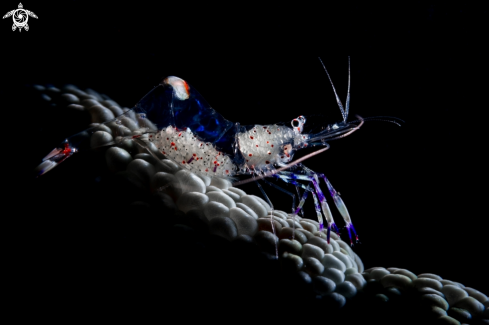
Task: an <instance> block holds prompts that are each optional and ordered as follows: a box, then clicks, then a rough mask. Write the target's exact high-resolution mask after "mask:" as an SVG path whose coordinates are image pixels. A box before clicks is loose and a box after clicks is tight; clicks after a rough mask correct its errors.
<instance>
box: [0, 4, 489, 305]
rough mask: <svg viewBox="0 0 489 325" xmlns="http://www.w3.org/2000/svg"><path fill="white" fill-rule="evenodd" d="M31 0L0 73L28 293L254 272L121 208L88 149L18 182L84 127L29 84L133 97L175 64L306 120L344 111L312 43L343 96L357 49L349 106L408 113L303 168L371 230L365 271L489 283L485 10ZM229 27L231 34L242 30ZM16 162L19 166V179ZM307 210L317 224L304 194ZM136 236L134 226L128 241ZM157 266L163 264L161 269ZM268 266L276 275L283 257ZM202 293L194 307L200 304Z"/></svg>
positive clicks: (264, 119)
mask: <svg viewBox="0 0 489 325" xmlns="http://www.w3.org/2000/svg"><path fill="white" fill-rule="evenodd" d="M24 5H25V8H26V9H29V8H28V4H24ZM29 6H31V7H32V8H30V10H32V11H34V12H35V13H36V14H37V15H38V16H39V19H38V20H35V19H29V23H30V26H31V29H30V30H29V31H28V32H24V31H22V32H21V33H18V32H16V33H12V32H11V30H10V23H7V22H6V21H3V23H4V24H2V26H3V28H2V31H1V33H2V34H1V35H2V36H1V37H2V42H3V44H7V48H9V49H10V51H8V53H5V54H2V55H5V57H4V60H2V62H4V65H7V66H8V67H7V68H8V70H6V71H7V72H8V73H4V74H3V76H2V98H3V100H4V104H3V105H4V107H5V109H4V112H6V113H7V115H6V118H5V123H4V125H5V126H7V132H6V136H5V137H4V138H5V144H6V145H5V146H4V152H5V155H4V156H3V158H4V159H3V161H4V163H5V164H6V167H5V168H4V170H5V172H4V173H5V175H6V176H7V179H8V180H13V181H14V182H12V183H10V182H9V183H7V184H8V186H9V188H8V189H9V192H11V193H12V194H13V195H12V200H10V199H8V200H6V202H5V203H4V206H5V211H9V210H8V209H7V207H8V206H10V205H14V207H15V211H16V212H15V213H12V212H9V213H7V214H6V215H7V217H6V218H5V220H7V221H8V222H7V226H6V227H5V228H4V229H6V236H5V237H4V238H5V248H6V251H7V252H8V256H9V258H11V259H12V260H13V261H15V263H13V264H11V265H13V266H12V269H13V270H14V273H18V272H22V273H21V274H23V275H24V277H25V278H27V277H29V278H30V279H31V281H32V283H35V284H36V285H40V286H41V287H40V288H41V289H39V290H38V291H36V292H40V294H41V296H42V292H44V291H43V290H48V289H47V288H49V287H50V285H49V283H52V284H53V286H54V287H56V288H57V289H56V290H59V291H57V292H59V295H60V296H63V295H69V294H70V293H72V292H73V290H75V289H72V288H76V290H81V289H82V288H87V287H86V285H88V284H90V283H92V284H93V283H97V285H95V286H94V288H93V289H92V290H93V291H96V290H97V289H96V288H100V285H99V283H110V284H108V288H109V287H110V289H107V290H109V292H111V290H113V289H112V288H113V287H117V288H119V289H120V288H125V286H124V285H122V286H119V283H121V282H122V283H125V281H126V280H127V279H128V277H131V274H137V278H138V279H142V280H141V281H142V282H141V284H140V285H141V286H146V287H153V283H154V281H167V282H166V283H171V282H172V281H171V279H172V277H176V278H178V281H177V282H178V283H182V285H184V284H185V283H183V282H185V281H186V280H185V279H187V278H192V277H193V276H194V275H195V274H198V275H202V274H203V272H204V274H205V276H204V278H205V279H211V280H209V282H208V283H211V282H212V283H214V282H220V281H222V283H231V284H230V285H229V286H227V285H223V287H226V288H227V289H229V287H230V288H233V287H234V286H235V285H236V286H238V284H239V286H240V288H241V289H242V290H244V289H243V288H245V287H246V286H245V285H243V283H248V282H246V281H252V280H256V279H257V278H258V277H255V276H253V277H251V276H250V277H249V279H252V280H245V278H246V277H247V276H249V275H250V274H255V273H258V272H261V270H260V269H258V268H253V267H252V266H250V265H248V267H249V268H250V269H246V270H247V271H246V272H245V271H242V270H236V269H231V270H229V269H226V267H229V266H226V265H227V264H225V263H222V259H221V258H219V257H220V256H232V255H233V254H232V253H230V252H224V253H223V255H219V254H215V255H214V256H213V257H210V258H209V260H211V261H212V262H209V260H208V259H207V258H206V257H203V256H206V255H202V254H201V255H199V253H198V252H199V250H198V248H195V247H193V246H188V245H187V246H185V245H182V247H184V248H178V249H177V248H176V247H174V246H175V245H172V244H171V241H170V240H169V238H175V237H179V236H176V235H175V234H171V233H170V234H166V235H164V236H163V237H164V238H163V239H162V238H161V237H159V235H160V233H159V231H156V230H155V228H156V229H161V233H165V232H167V231H168V230H167V228H164V226H165V225H167V224H166V223H165V222H163V224H162V225H159V226H161V227H160V228H158V227H154V226H155V225H154V224H153V222H155V220H148V219H145V215H147V211H146V212H145V210H144V207H139V209H140V210H138V209H136V210H135V211H130V212H131V213H127V210H124V207H126V206H125V205H124V204H127V203H128V202H130V201H137V200H138V195H139V194H138V193H134V192H131V191H130V190H127V191H121V188H124V187H122V186H116V185H114V184H118V183H113V179H112V178H111V176H110V175H109V174H107V171H106V170H105V169H104V168H105V167H104V164H103V155H102V154H98V155H97V154H82V153H80V154H79V157H74V158H71V159H70V160H71V161H70V160H69V161H67V162H66V163H64V164H62V165H61V166H60V167H58V168H56V169H55V170H53V171H52V172H50V173H49V174H47V175H46V176H45V177H43V178H41V179H39V180H36V181H35V182H34V181H32V180H31V179H29V178H28V177H27V176H25V175H29V173H30V170H31V169H32V168H33V167H35V166H36V165H37V164H38V162H39V161H40V159H41V158H42V157H43V156H44V155H45V154H46V153H47V152H49V151H50V150H51V149H52V148H53V147H54V146H55V145H56V144H57V143H59V141H61V140H62V139H63V137H65V136H68V135H71V134H72V133H74V132H76V131H79V130H81V129H83V128H84V127H85V125H86V123H88V122H87V121H84V120H83V118H82V117H81V116H73V115H70V114H67V112H66V111H59V110H56V109H52V108H50V107H48V106H44V107H41V106H39V107H38V106H35V101H33V100H32V98H29V97H28V96H27V95H26V92H24V89H25V88H24V85H26V84H33V83H52V84H54V85H57V86H62V85H63V84H66V83H73V84H76V85H78V86H79V87H81V88H86V87H90V88H93V89H95V90H97V91H100V92H103V93H106V94H107V95H109V96H111V97H112V98H113V99H114V100H116V101H117V102H119V103H120V104H121V105H124V106H128V107H131V106H132V105H133V104H134V103H136V102H137V101H138V100H139V99H140V98H141V97H142V96H143V95H144V94H145V93H146V92H147V91H148V90H150V89H151V88H152V87H153V86H154V85H155V84H157V83H158V82H159V81H160V80H161V79H162V78H163V77H164V76H167V75H176V76H179V77H181V78H183V79H185V80H187V81H188V82H189V83H191V84H192V85H193V86H194V87H195V88H196V89H198V91H199V92H200V93H201V94H202V95H203V96H204V97H205V98H206V99H207V101H208V102H209V103H210V104H211V105H212V106H213V107H214V108H215V109H216V110H217V111H219V112H220V113H221V114H222V115H223V116H224V117H226V118H227V119H228V120H231V121H239V122H240V123H241V124H253V123H256V124H265V123H273V122H278V121H288V120H291V119H292V118H295V117H297V116H298V115H305V116H306V117H308V116H310V117H309V118H308V121H307V123H306V129H307V126H308V125H312V126H319V125H321V124H323V123H325V124H329V123H332V122H336V121H338V120H339V118H340V114H339V110H338V109H337V108H336V104H335V99H334V95H333V93H332V90H331V87H330V85H329V82H328V81H327V78H326V75H325V74H324V72H323V71H322V69H321V66H320V64H319V61H318V60H317V59H316V55H317V54H320V55H321V57H322V59H323V61H324V62H325V65H326V67H327V68H328V71H329V72H330V74H331V77H332V79H333V82H334V83H335V86H336V88H337V91H338V93H339V95H340V97H341V98H342V99H343V100H344V98H345V94H346V85H347V55H351V78H352V86H351V98H352V99H351V116H352V117H353V115H354V114H359V115H361V116H363V117H367V116H377V115H390V116H395V117H398V118H401V119H403V120H405V122H406V123H405V124H403V126H402V127H401V128H399V127H396V126H395V125H392V124H388V123H381V122H370V123H366V124H365V126H364V127H363V128H362V130H360V131H359V132H357V133H356V134H354V135H352V136H350V137H348V138H345V139H342V140H338V141H334V142H332V143H331V149H330V150H329V151H327V152H325V153H323V154H321V155H320V156H317V157H314V158H312V159H310V161H307V162H306V163H305V164H306V165H307V166H309V167H310V168H312V169H313V170H316V171H318V172H324V173H325V174H326V175H327V176H328V177H329V179H330V180H331V182H332V183H333V185H334V186H335V188H336V189H337V190H338V191H339V192H340V193H341V194H342V197H343V199H344V201H345V203H346V204H347V207H348V209H349V211H350V214H351V216H352V219H353V222H354V224H355V227H356V229H357V230H358V232H359V235H360V239H361V241H362V244H361V245H359V246H358V247H357V252H358V254H359V255H360V257H361V258H362V260H363V261H364V263H365V265H366V267H373V266H385V267H390V266H394V267H400V268H406V269H409V270H411V271H413V272H414V273H435V274H439V275H440V276H442V277H443V278H446V279H449V280H454V281H458V282H461V283H463V284H465V285H466V286H470V287H473V288H476V289H479V290H481V291H483V292H485V293H486V294H487V293H489V287H488V281H487V279H486V278H485V276H484V275H485V274H489V272H488V271H489V269H488V266H487V265H488V264H487V263H486V262H487V257H486V256H485V255H487V243H486V240H485V233H486V226H487V218H485V206H484V202H485V200H484V199H485V195H484V194H485V190H484V189H485V187H484V185H485V184H486V183H487V173H486V172H485V170H486V168H485V167H486V164H485V162H486V159H485V156H484V147H485V146H484V144H485V143H484V140H483V139H484V138H485V137H484V128H485V121H484V119H483V118H482V116H483V112H484V110H483V108H484V104H485V102H484V100H483V94H484V92H483V91H482V90H483V85H484V81H483V80H482V81H481V80H480V79H479V77H481V75H482V76H483V72H482V71H481V66H483V64H484V62H485V61H484V60H485V56H484V54H487V53H486V52H484V51H485V50H484V51H483V50H482V49H481V47H480V45H479V44H480V39H478V35H479V34H480V33H479V30H480V28H479V24H480V23H479V22H480V19H481V18H480V17H481V15H482V11H480V10H478V9H477V8H468V7H467V8H454V7H438V6H425V7H421V6H420V7H411V8H400V7H389V8H386V7H381V8H374V7H346V8H338V9H337V8H330V10H328V11H326V12H322V13H321V14H318V15H317V16H316V14H313V13H312V12H313V11H314V10H313V9H311V8H303V9H301V10H298V11H295V10H291V8H289V9H284V8H282V9H281V10H283V11H281V10H278V9H277V10H275V9H274V10H270V11H268V10H265V11H263V8H261V9H258V8H248V9H246V10H245V11H244V12H245V16H246V17H247V18H236V17H237V16H236V15H237V12H236V11H235V10H230V12H229V13H228V15H224V16H220V17H216V18H213V17H214V16H212V15H211V16H206V18H205V19H204V18H203V17H202V18H201V19H199V20H192V19H189V18H188V16H187V15H186V14H185V11H182V10H179V11H175V10H172V9H170V8H169V7H164V8H161V9H160V10H159V11H153V10H151V8H146V6H142V7H143V8H135V7H131V8H128V7H123V6H122V5H121V6H119V7H117V6H106V7H104V6H102V7H100V6H98V5H97V10H93V8H94V6H95V5H94V4H90V3H86V2H84V3H80V2H78V1H74V2H72V3H70V4H65V5H64V6H65V7H64V9H63V10H61V9H60V8H59V7H58V6H53V7H50V6H49V5H45V6H43V5H41V4H30V5H29ZM36 6H37V7H36ZM12 9H13V8H12ZM335 13H336V14H335ZM146 15H147V16H146ZM240 17H241V16H240ZM252 17H254V19H252ZM235 18H236V19H235ZM31 20H32V22H31ZM225 30H232V31H233V32H232V36H227V34H225V33H224V31H225ZM485 84H487V83H485ZM307 152H310V151H307ZM299 156H300V154H299V155H298V157H299ZM12 161H15V164H16V166H21V168H19V169H17V168H15V172H14V171H12V172H11V170H12ZM24 176H25V177H24ZM10 184H12V185H10ZM255 187H256V186H255V185H253V184H250V185H248V186H247V187H246V188H245V190H246V191H249V192H252V193H255V194H258V191H257V190H256V188H255ZM265 189H266V190H267V194H268V195H269V196H270V198H271V200H272V202H274V204H275V205H276V208H279V209H282V210H285V211H288V209H289V207H290V205H291V202H289V201H288V200H289V198H287V197H284V196H283V194H282V193H280V192H278V191H275V190H273V189H267V187H265ZM121 192H122V193H121ZM9 197H10V196H9ZM19 198H20V200H18V199H19ZM14 199H15V200H14ZM306 206H307V207H306V214H307V215H309V216H311V217H312V216H313V215H314V212H313V209H312V203H310V202H308V203H306ZM332 209H333V213H334V214H335V213H336V211H335V210H334V208H332ZM140 211H142V212H140ZM119 216H120V218H119ZM336 216H337V217H336V219H338V220H339V221H338V223H339V224H341V220H340V218H339V215H338V214H336ZM131 218H133V219H131ZM120 219H123V221H121V220H120ZM121 224H123V225H124V226H122V225H121ZM121 229H122V230H121ZM128 229H129V230H130V231H129V233H130V235H127V236H126V235H121V232H123V231H128ZM147 230H148V233H149V235H148V236H145V235H144V234H145V233H146V231H147ZM177 231H178V230H177ZM124 234H125V233H124ZM177 234H179V233H178V232H177ZM124 236H126V237H124ZM181 237H182V238H185V235H184V234H182V235H181ZM121 238H122V239H121ZM128 238H130V239H128ZM168 246H170V247H168ZM159 247H164V248H161V249H160V248H159ZM180 250H181V251H180ZM165 254H168V255H167V257H164V258H163V259H164V260H163V261H162V256H164V255H165ZM182 254H183V255H185V254H188V255H191V256H193V257H194V258H196V260H197V261H199V262H198V263H196V264H193V263H192V264H191V265H187V264H188V262H187V261H181V260H179V258H181V257H180V256H182ZM250 259H251V257H250ZM179 263H181V264H182V265H185V266H184V267H182V266H176V265H178V264H179ZM186 263H187V264H186ZM253 263H257V264H256V265H261V264H259V263H260V262H257V261H256V260H255V261H254V262H253ZM251 264H252V263H251ZM156 265H158V267H163V269H165V270H167V271H168V270H171V271H169V272H170V273H168V274H167V276H165V277H162V278H163V279H165V280H162V279H161V278H160V277H159V276H158V275H159V273H158V272H157V271H156V270H157V269H158V268H157V266H156ZM138 266H141V267H138ZM241 266H242V265H241ZM121 270H126V272H123V271H121ZM127 270H130V272H129V271H127ZM158 270H159V269H158ZM175 270H182V271H181V272H180V271H175ZM214 270H215V272H213V271H214ZM267 271H268V273H267V272H265V274H268V276H270V277H271V275H270V274H273V267H271V268H270V269H267ZM206 272H209V273H206ZM234 272H237V273H236V274H237V276H235V277H233V276H232V274H235V273H234ZM182 274H184V275H182ZM216 274H221V276H216ZM177 275H178V276H177ZM197 278H198V277H197ZM45 279H48V280H47V282H48V283H45V282H43V281H44V280H45ZM199 279H200V278H199ZM222 279H225V280H222ZM133 280H134V277H133ZM227 281H228V282H227ZM243 281H245V282H243ZM256 281H258V280H256ZM252 282H253V281H252ZM64 283H67V284H69V285H67V286H66V287H65V286H64ZM134 283H136V282H134V281H132V282H131V285H136V284H134ZM237 283H238V284H237ZM253 283H254V286H251V287H250V288H252V292H253V293H254V292H261V293H262V295H270V299H271V300H274V299H279V297H280V294H276V292H279V291H273V290H269V291H267V290H268V289H266V288H267V286H268V285H269V284H268V283H269V282H266V281H265V282H253ZM257 283H259V284H257ZM163 285H164V284H163ZM277 287H278V285H277ZM212 288H213V287H212V286H211V287H208V288H206V289H205V290H204V289H202V288H201V290H200V292H208V291H212ZM26 290H27V289H26ZM63 290H64V291H63ZM121 290H122V289H121ZM187 290H188V289H186V290H182V291H181V292H188V291H187ZM223 290H224V289H223ZM261 290H264V291H261ZM171 292H172V293H171V295H176V294H177V293H178V294H181V292H180V291H179V290H171ZM265 292H266V294H265ZM223 294H228V295H230V296H232V295H233V294H235V293H233V294H231V293H230V292H226V293H223ZM248 294H250V295H251V296H253V295H252V294H251V293H248ZM189 295H191V294H190V293H189ZM236 295H241V293H239V294H238V293H236ZM179 299H183V300H185V296H183V297H179ZM192 299H193V300H192V301H193V305H195V304H199V302H201V301H205V300H206V297H205V296H203V297H200V296H199V298H198V299H197V298H195V297H193V298H192Z"/></svg>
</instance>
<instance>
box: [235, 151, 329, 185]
mask: <svg viewBox="0 0 489 325" xmlns="http://www.w3.org/2000/svg"><path fill="white" fill-rule="evenodd" d="M322 145H323V146H325V147H324V148H321V149H319V150H316V151H313V152H311V153H310V154H307V155H305V156H304V157H301V158H299V159H297V160H295V161H293V162H291V163H290V164H287V165H285V166H282V167H280V168H278V169H274V170H272V171H269V172H266V173H263V175H260V176H258V177H254V178H248V179H244V180H242V181H239V182H236V183H233V186H238V185H242V184H246V183H250V182H253V181H256V180H259V179H262V178H265V177H271V176H273V175H274V174H277V173H278V172H281V171H282V170H285V169H289V168H290V167H292V166H295V165H297V164H298V163H300V162H302V161H304V160H306V159H309V158H311V157H313V156H315V155H318V154H320V153H321V152H324V151H326V150H328V149H329V148H330V146H329V144H327V143H323V144H322Z"/></svg>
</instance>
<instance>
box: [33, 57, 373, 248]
mask: <svg viewBox="0 0 489 325" xmlns="http://www.w3.org/2000/svg"><path fill="white" fill-rule="evenodd" d="M321 63H322V62H321ZM323 67H324V65H323ZM325 70H326V69H325ZM326 73H327V71H326ZM327 75H328V78H329V79H330V82H331V78H330V77H329V74H327ZM331 85H332V86H333V83H332V82H331ZM333 91H334V93H335V96H336V100H337V103H338V106H339V108H340V111H341V114H342V117H343V120H342V121H341V122H339V123H335V124H332V125H329V126H327V127H325V128H323V129H322V130H321V131H319V132H317V133H311V134H306V133H304V132H303V131H304V125H305V123H306V118H305V117H304V116H302V115H301V116H299V117H297V118H295V119H293V120H292V121H291V126H286V125H284V124H281V123H277V124H269V125H240V124H239V123H233V122H231V121H228V120H227V119H225V118H224V117H223V116H222V115H220V114H219V113H218V112H216V111H215V110H214V109H213V108H212V107H211V106H210V105H209V104H208V103H207V102H206V101H205V100H204V98H203V97H202V96H201V95H200V94H199V93H198V92H197V90H195V89H194V88H193V87H192V86H191V85H190V84H189V83H187V82H186V81H184V80H182V79H180V78H178V77H173V76H171V77H167V78H165V79H164V80H163V81H162V82H161V83H160V84H159V85H157V86H156V87H154V88H153V89H152V90H151V91H150V92H149V93H148V94H146V96H144V97H143V98H142V99H141V100H140V101H139V102H138V103H137V104H136V105H135V106H134V107H133V108H132V109H130V110H126V111H125V112H124V113H123V114H122V115H119V116H117V117H116V118H115V119H113V120H111V121H107V122H105V123H104V124H106V125H107V126H109V127H111V128H112V130H115V133H116V135H118V137H114V141H112V142H109V143H106V144H104V145H117V143H120V142H121V141H127V140H129V141H134V142H135V143H136V144H137V145H139V146H140V147H142V148H145V149H146V150H147V151H148V152H149V153H150V154H152V155H154V156H155V157H156V155H155V152H156V150H157V151H158V152H159V153H161V154H163V155H164V156H166V157H167V158H168V159H171V160H173V161H174V162H175V163H177V164H178V165H179V166H180V167H181V168H186V169H187V170H189V171H191V172H192V173H195V174H199V175H205V176H209V177H221V178H228V179H229V180H231V181H234V180H235V179H236V176H237V175H250V176H252V177H251V178H249V179H245V180H242V181H239V182H235V183H234V184H233V185H240V184H243V183H245V182H248V181H254V180H258V179H264V181H265V182H268V181H266V179H265V178H267V177H271V178H277V179H279V180H282V181H283V182H285V183H289V184H292V185H294V186H296V188H297V191H298V193H300V192H299V189H302V190H303V193H302V195H300V194H299V195H300V196H301V199H300V202H299V204H298V205H297V206H296V205H295V196H294V195H292V197H294V200H293V201H294V202H293V208H292V213H293V214H297V213H299V212H300V210H301V209H302V207H303V204H304V202H305V200H306V197H307V196H308V195H309V193H310V194H311V196H312V197H313V200H314V205H315V211H316V214H317V218H318V222H319V225H320V231H326V233H327V239H328V242H329V238H330V232H331V229H333V230H334V231H336V232H338V227H337V226H336V224H335V221H334V219H333V215H332V213H331V211H330V208H329V206H328V203H327V201H326V197H325V194H324V192H323V191H322V190H321V187H320V183H321V180H323V181H324V183H325V184H326V187H327V190H328V192H329V195H330V196H331V197H332V199H333V202H334V204H335V205H336V207H337V209H338V211H339V212H340V214H341V216H342V217H343V219H344V221H345V223H346V228H347V230H348V234H349V236H350V242H351V243H353V241H352V235H351V232H352V231H353V234H354V236H355V238H356V240H357V241H358V236H357V235H356V231H355V228H354V227H353V224H352V221H351V218H350V215H349V213H348V210H347V208H346V206H345V204H344V203H343V200H342V199H341V197H340V195H339V193H338V192H336V190H335V189H334V188H333V186H332V185H331V183H330V181H329V180H328V179H327V177H326V176H325V175H324V174H320V173H316V172H314V171H312V170H311V169H309V168H307V167H306V166H304V165H302V164H301V162H302V161H304V160H305V159H307V158H309V157H311V156H313V155H316V154H319V153H321V152H323V151H325V150H327V149H328V148H329V144H328V141H330V140H335V139H339V138H342V137H345V136H347V135H349V134H351V133H353V132H355V131H356V130H358V129H359V128H360V127H361V126H362V124H363V122H364V119H362V118H361V117H357V119H356V120H355V121H352V122H349V121H347V118H348V112H349V106H350V76H348V94H347V98H346V103H345V106H343V104H342V103H341V101H340V100H339V97H338V95H337V94H336V90H335V88H334V86H333ZM97 130H100V126H96V127H93V128H90V129H88V130H85V131H83V132H80V133H78V134H76V135H74V136H71V137H69V138H67V139H66V140H64V141H63V142H62V144H61V145H60V146H59V147H57V148H56V149H54V150H53V151H51V152H50V153H49V154H48V155H47V156H46V157H45V158H44V159H43V162H42V163H41V164H40V165H39V166H38V168H37V174H38V176H39V175H42V174H44V173H46V172H47V171H49V170H51V169H52V168H54V167H55V166H57V165H58V164H60V163H61V162H62V161H64V160H66V159H67V158H68V157H70V156H71V155H73V154H74V153H75V152H77V151H79V150H80V149H83V148H84V147H89V146H90V145H87V143H90V141H87V140H89V139H90V137H91V136H92V134H94V133H95V132H96V131H97ZM310 146H321V147H322V148H320V149H318V150H317V151H315V152H312V153H310V154H308V155H306V156H304V157H302V158H300V159H297V160H295V161H292V158H293V156H294V153H295V152H296V151H297V150H300V149H302V148H305V147H310ZM92 147H93V143H92ZM160 156H161V155H160ZM268 183H270V182H268ZM270 184H271V183H270ZM274 186H276V185H274ZM282 190H283V189H282ZM283 191H284V192H286V191H285V190H283ZM289 194H290V193H289ZM323 216H324V218H323ZM324 219H325V220H326V228H325V226H324V221H323V220H324Z"/></svg>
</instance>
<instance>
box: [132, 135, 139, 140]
mask: <svg viewBox="0 0 489 325" xmlns="http://www.w3.org/2000/svg"><path fill="white" fill-rule="evenodd" d="M140 136H141V135H133V136H132V138H133V139H137V138H139V137H140Z"/></svg>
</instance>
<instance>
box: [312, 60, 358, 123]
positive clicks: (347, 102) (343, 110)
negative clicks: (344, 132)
mask: <svg viewBox="0 0 489 325" xmlns="http://www.w3.org/2000/svg"><path fill="white" fill-rule="evenodd" d="M318 59H319V61H320V62H321V64H322V66H323V68H324V71H325V72H326V75H327V76H328V79H329V82H330V83H331V87H333V91H334V95H335V96H336V102H337V103H338V106H339V108H340V111H341V115H343V121H344V122H346V119H347V118H348V112H349V110H350V57H348V94H347V97H346V111H345V109H344V108H343V104H342V103H341V100H340V98H339V97H338V94H337V93H336V88H335V87H334V85H333V80H331V77H330V76H329V73H328V70H327V69H326V67H325V66H324V63H323V61H322V60H321V58H320V57H318Z"/></svg>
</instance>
